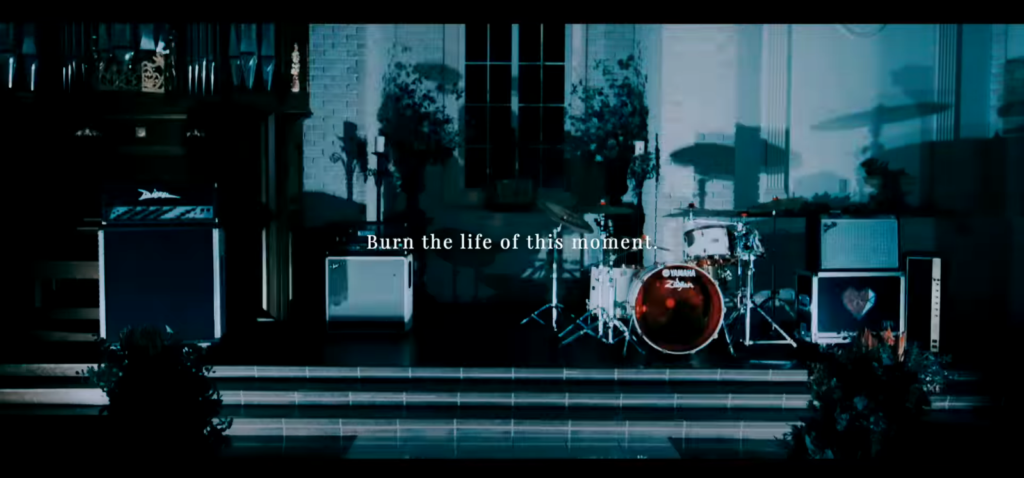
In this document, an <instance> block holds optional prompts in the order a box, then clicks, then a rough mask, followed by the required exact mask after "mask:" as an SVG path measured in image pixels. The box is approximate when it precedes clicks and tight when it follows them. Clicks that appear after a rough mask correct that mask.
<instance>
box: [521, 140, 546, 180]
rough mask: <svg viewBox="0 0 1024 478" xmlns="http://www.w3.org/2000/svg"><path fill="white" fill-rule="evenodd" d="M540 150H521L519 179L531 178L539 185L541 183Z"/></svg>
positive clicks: (526, 148)
mask: <svg viewBox="0 0 1024 478" xmlns="http://www.w3.org/2000/svg"><path fill="white" fill-rule="evenodd" d="M541 161H542V158H541V151H540V148H537V147H523V148H520V149H519V177H521V178H529V179H532V180H533V181H534V183H537V182H539V181H540V163H541Z"/></svg>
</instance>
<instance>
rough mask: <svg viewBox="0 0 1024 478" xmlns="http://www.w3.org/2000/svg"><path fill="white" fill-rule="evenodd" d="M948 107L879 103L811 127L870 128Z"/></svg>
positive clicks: (933, 104)
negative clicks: (864, 109)
mask: <svg viewBox="0 0 1024 478" xmlns="http://www.w3.org/2000/svg"><path fill="white" fill-rule="evenodd" d="M948 109H949V105H944V104H941V103H915V104H910V105H903V106H885V105H879V106H876V107H875V108H873V109H870V110H867V111H861V112H858V113H853V114H848V115H843V116H838V117H835V118H832V119H829V120H826V121H822V122H820V123H818V124H816V125H814V126H812V127H811V129H813V130H816V131H846V130H851V129H858V128H870V127H872V126H875V127H877V126H879V125H883V124H892V123H902V122H904V121H909V120H912V119H918V118H924V117H927V116H932V115H937V114H939V113H942V112H943V111H946V110H948Z"/></svg>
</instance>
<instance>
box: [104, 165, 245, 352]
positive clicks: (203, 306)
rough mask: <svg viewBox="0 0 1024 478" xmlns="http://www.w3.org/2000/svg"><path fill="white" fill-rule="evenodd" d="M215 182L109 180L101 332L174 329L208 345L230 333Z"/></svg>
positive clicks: (111, 335)
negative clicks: (161, 184) (175, 184)
mask: <svg viewBox="0 0 1024 478" xmlns="http://www.w3.org/2000/svg"><path fill="white" fill-rule="evenodd" d="M215 197H216V185H208V187H205V188H204V187H199V188H197V187H191V188H184V187H183V188H153V187H136V186H132V187H128V188H120V187H116V186H108V187H107V188H106V191H105V193H104V209H103V222H102V226H101V227H100V231H99V234H98V237H99V268H100V271H99V275H100V336H101V337H103V338H105V339H108V340H115V341H116V340H117V338H118V337H119V335H120V333H121V331H122V330H124V329H125V328H127V327H140V326H144V325H152V326H156V327H158V328H160V329H163V328H164V327H165V326H166V327H170V328H171V330H172V331H173V332H174V335H175V337H176V338H178V339H180V340H183V341H187V342H198V343H210V342H212V341H214V340H217V339H219V338H220V337H221V335H222V334H223V332H224V328H225V322H224V305H225V304H224V285H225V283H224V242H223V235H222V234H221V230H220V229H219V228H218V227H217V216H216V209H215V204H216V201H215Z"/></svg>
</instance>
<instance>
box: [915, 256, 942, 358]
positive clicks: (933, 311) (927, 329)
mask: <svg viewBox="0 0 1024 478" xmlns="http://www.w3.org/2000/svg"><path fill="white" fill-rule="evenodd" d="M941 305H942V260H941V259H939V258H938V257H923V256H907V341H908V342H912V343H916V344H917V345H918V346H919V347H921V348H922V349H923V350H930V351H932V352H935V353H938V352H939V323H940V319H941V311H940V306H941Z"/></svg>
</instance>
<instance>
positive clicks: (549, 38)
mask: <svg viewBox="0 0 1024 478" xmlns="http://www.w3.org/2000/svg"><path fill="white" fill-rule="evenodd" d="M563 62H565V25H564V24H550V23H545V24H544V63H563Z"/></svg>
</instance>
